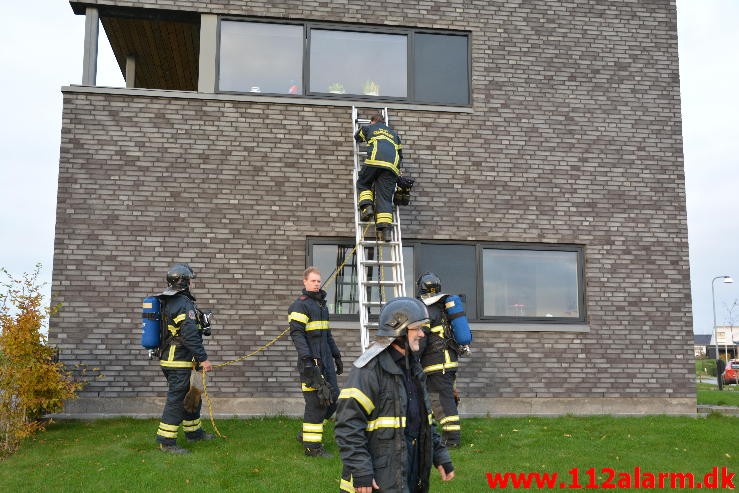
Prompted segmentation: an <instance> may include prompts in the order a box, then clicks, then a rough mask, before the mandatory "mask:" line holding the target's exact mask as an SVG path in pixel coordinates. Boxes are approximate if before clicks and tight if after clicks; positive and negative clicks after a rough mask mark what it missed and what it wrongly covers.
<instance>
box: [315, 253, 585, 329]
mask: <svg viewBox="0 0 739 493" xmlns="http://www.w3.org/2000/svg"><path fill="white" fill-rule="evenodd" d="M353 248H354V240H352V239H346V240H340V241H337V239H335V238H332V239H328V240H322V239H314V240H311V241H310V242H309V246H308V249H309V251H308V261H309V263H312V264H313V265H316V266H317V267H319V268H320V269H321V272H322V274H323V278H324V280H327V279H328V277H329V275H331V273H332V272H334V271H335V270H336V268H337V267H338V266H342V265H343V267H342V268H341V269H339V270H338V272H337V275H336V279H335V280H333V281H332V282H330V283H328V284H327V285H326V287H325V288H324V289H326V291H327V293H328V305H329V310H330V312H331V313H332V314H334V315H344V316H348V317H350V318H351V317H354V316H356V314H357V312H358V305H357V299H358V297H357V278H356V259H355V256H354V255H352V256H351V257H348V258H347V256H348V255H349V254H350V253H351V252H352V250H353ZM370 255H374V253H373V252H370ZM403 263H404V268H405V270H404V275H405V282H406V284H405V286H406V295H407V296H415V295H416V292H415V289H416V288H415V280H416V278H417V277H418V276H419V275H420V274H423V273H424V272H428V271H432V272H435V273H436V274H438V275H439V277H440V278H441V280H442V291H443V292H445V293H451V294H458V295H460V296H461V297H462V299H463V300H464V302H465V308H466V312H467V316H468V318H469V319H470V320H475V321H478V322H479V321H490V322H510V323H545V324H549V323H583V322H585V321H586V313H585V306H584V305H585V303H584V300H585V292H584V285H583V279H584V271H583V269H584V250H583V248H582V247H581V246H579V245H550V244H509V243H501V244H497V243H440V242H425V241H413V240H411V241H408V240H406V241H404V242H403ZM369 275H370V277H372V276H375V277H377V276H380V275H384V276H385V277H387V276H389V273H387V272H385V273H382V274H381V273H380V272H377V271H374V272H371V273H369ZM369 296H370V299H373V300H376V299H378V297H380V296H384V299H387V297H388V296H389V294H388V293H384V294H382V295H381V294H380V293H378V292H377V291H376V290H375V291H373V292H372V293H369ZM390 296H391V295H390Z"/></svg>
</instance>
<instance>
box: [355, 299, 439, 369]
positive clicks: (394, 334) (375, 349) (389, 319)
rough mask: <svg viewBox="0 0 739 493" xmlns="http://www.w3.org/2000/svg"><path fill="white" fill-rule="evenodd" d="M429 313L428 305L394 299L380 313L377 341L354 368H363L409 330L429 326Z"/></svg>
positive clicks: (416, 301) (415, 301)
mask: <svg viewBox="0 0 739 493" xmlns="http://www.w3.org/2000/svg"><path fill="white" fill-rule="evenodd" d="M428 321H429V312H428V310H426V305H424V304H423V303H421V302H420V301H418V300H417V299H415V298H406V297H400V298H393V299H391V300H390V301H388V302H387V304H386V305H385V306H383V307H382V310H381V311H380V320H379V327H378V328H377V333H376V335H375V341H374V342H373V343H372V345H370V347H368V348H367V350H366V351H365V352H364V353H362V354H361V355H360V356H359V358H357V360H356V361H355V362H354V366H356V367H357V368H362V367H363V366H364V365H366V364H367V363H368V362H369V361H370V360H371V359H372V358H374V357H375V356H377V355H378V354H380V353H381V352H382V351H384V350H385V348H386V347H388V346H389V345H390V344H392V343H393V341H394V340H395V339H397V338H398V337H401V336H404V335H406V334H407V330H406V329H407V328H408V326H410V325H413V324H415V323H418V322H422V323H424V324H427V323H428Z"/></svg>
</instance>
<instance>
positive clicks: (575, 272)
mask: <svg viewBox="0 0 739 493" xmlns="http://www.w3.org/2000/svg"><path fill="white" fill-rule="evenodd" d="M578 257H579V255H578V252H577V251H553V250H526V249H515V250H506V249H497V248H484V249H483V251H482V273H483V275H482V279H483V292H484V293H485V298H484V303H483V315H484V316H485V317H501V318H528V319H541V318H544V319H547V318H551V319H554V318H561V319H563V318H568V319H573V318H579V317H580V272H579V262H578V260H579V258H578Z"/></svg>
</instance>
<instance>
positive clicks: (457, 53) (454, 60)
mask: <svg viewBox="0 0 739 493" xmlns="http://www.w3.org/2000/svg"><path fill="white" fill-rule="evenodd" d="M413 42H414V49H413V51H414V58H413V60H414V75H413V76H414V87H415V99H416V100H417V101H419V102H428V103H450V104H468V103H469V66H468V58H467V36H449V35H442V34H421V33H418V34H416V35H415V38H414V41H413Z"/></svg>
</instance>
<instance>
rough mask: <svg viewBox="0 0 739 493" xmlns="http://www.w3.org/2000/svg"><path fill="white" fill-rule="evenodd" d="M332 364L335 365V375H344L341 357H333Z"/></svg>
mask: <svg viewBox="0 0 739 493" xmlns="http://www.w3.org/2000/svg"><path fill="white" fill-rule="evenodd" d="M334 363H336V374H337V375H341V374H342V373H344V363H342V362H341V356H334Z"/></svg>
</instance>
